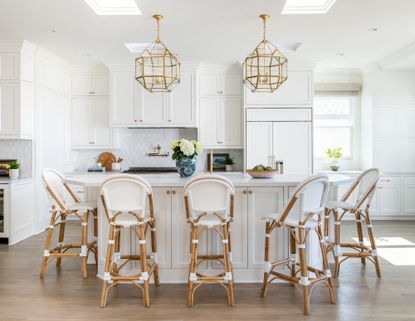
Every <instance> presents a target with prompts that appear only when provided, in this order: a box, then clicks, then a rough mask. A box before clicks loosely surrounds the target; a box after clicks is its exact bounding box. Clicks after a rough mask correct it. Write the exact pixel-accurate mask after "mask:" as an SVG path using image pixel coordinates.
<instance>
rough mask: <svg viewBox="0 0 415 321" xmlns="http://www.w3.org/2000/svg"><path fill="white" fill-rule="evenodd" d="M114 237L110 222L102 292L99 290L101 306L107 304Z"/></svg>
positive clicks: (113, 228) (112, 226) (113, 229)
mask: <svg viewBox="0 0 415 321" xmlns="http://www.w3.org/2000/svg"><path fill="white" fill-rule="evenodd" d="M114 238H115V227H114V225H112V224H110V228H109V238H108V246H107V257H106V259H105V267H104V278H103V280H102V292H101V308H103V307H105V305H106V304H107V294H108V289H107V287H108V282H110V281H111V265H112V254H113V252H114Z"/></svg>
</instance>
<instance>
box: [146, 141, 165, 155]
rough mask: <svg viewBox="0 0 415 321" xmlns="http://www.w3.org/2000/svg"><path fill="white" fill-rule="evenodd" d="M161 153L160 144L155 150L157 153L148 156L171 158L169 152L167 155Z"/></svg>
mask: <svg viewBox="0 0 415 321" xmlns="http://www.w3.org/2000/svg"><path fill="white" fill-rule="evenodd" d="M160 151H161V146H160V144H157V146H156V148H155V152H153V153H147V156H160V157H167V156H169V152H166V153H163V154H162V153H160Z"/></svg>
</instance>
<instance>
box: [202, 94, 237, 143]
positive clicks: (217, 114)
mask: <svg viewBox="0 0 415 321" xmlns="http://www.w3.org/2000/svg"><path fill="white" fill-rule="evenodd" d="M199 117H200V120H199V131H200V137H199V139H200V141H201V142H202V144H203V145H204V146H205V147H206V148H242V145H243V143H242V106H241V100H240V98H239V97H203V98H200V99H199Z"/></svg>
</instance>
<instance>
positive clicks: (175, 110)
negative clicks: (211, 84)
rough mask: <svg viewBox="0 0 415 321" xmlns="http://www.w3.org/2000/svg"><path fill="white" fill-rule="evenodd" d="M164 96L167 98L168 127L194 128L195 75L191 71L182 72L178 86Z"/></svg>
mask: <svg viewBox="0 0 415 321" xmlns="http://www.w3.org/2000/svg"><path fill="white" fill-rule="evenodd" d="M166 95H167V97H168V104H167V122H168V125H174V126H180V127H193V126H196V104H195V73H194V72H193V71H182V72H181V74H180V84H178V85H177V86H176V87H174V89H173V91H172V92H170V93H167V94H166Z"/></svg>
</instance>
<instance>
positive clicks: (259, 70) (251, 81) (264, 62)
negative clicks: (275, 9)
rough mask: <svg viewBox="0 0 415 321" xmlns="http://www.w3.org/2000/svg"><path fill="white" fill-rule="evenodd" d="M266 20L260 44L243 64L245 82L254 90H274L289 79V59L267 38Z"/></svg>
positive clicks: (264, 17) (265, 16) (264, 15)
mask: <svg viewBox="0 0 415 321" xmlns="http://www.w3.org/2000/svg"><path fill="white" fill-rule="evenodd" d="M259 17H260V18H261V19H262V20H263V22H264V36H263V39H262V41H261V42H260V43H259V44H258V46H257V47H256V48H255V49H254V51H252V52H251V53H250V54H249V56H248V57H246V58H245V61H244V64H243V71H244V81H243V82H244V84H245V85H246V86H247V87H248V88H249V89H250V90H251V91H252V92H271V93H272V92H274V91H275V90H277V89H278V88H279V87H280V86H281V85H282V84H283V83H284V81H286V80H287V77H288V75H287V63H288V60H287V58H286V57H284V55H283V54H282V53H281V52H280V51H279V49H278V48H277V47H276V46H275V45H274V44H272V43H271V42H269V41H268V39H267V19H268V18H269V15H267V14H262V15H260V16H259Z"/></svg>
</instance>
